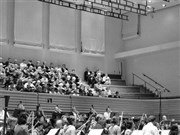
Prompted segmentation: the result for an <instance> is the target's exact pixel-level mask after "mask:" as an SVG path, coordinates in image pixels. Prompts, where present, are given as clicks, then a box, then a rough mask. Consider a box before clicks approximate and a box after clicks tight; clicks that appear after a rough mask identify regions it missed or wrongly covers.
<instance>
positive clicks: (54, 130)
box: [47, 128, 59, 135]
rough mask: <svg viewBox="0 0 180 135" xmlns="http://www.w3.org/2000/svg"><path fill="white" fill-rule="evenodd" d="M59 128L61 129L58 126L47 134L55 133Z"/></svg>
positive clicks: (52, 134)
mask: <svg viewBox="0 0 180 135" xmlns="http://www.w3.org/2000/svg"><path fill="white" fill-rule="evenodd" d="M58 130H59V129H58V128H55V129H51V130H50V131H49V132H48V134H47V135H55V134H56V132H57V131H58Z"/></svg>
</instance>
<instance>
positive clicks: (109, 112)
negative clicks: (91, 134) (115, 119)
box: [104, 106, 112, 120]
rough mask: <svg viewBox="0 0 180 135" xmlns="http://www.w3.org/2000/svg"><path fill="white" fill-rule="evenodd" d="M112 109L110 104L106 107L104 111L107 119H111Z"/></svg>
mask: <svg viewBox="0 0 180 135" xmlns="http://www.w3.org/2000/svg"><path fill="white" fill-rule="evenodd" d="M111 112H112V111H111V109H110V107H109V106H108V108H106V111H105V112H104V117H105V119H106V120H109V119H110V116H111Z"/></svg>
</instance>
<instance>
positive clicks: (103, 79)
mask: <svg viewBox="0 0 180 135" xmlns="http://www.w3.org/2000/svg"><path fill="white" fill-rule="evenodd" d="M102 83H103V84H105V85H110V84H111V79H110V78H109V76H108V74H105V76H103V78H102Z"/></svg>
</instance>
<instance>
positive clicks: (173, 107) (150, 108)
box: [0, 89, 180, 120]
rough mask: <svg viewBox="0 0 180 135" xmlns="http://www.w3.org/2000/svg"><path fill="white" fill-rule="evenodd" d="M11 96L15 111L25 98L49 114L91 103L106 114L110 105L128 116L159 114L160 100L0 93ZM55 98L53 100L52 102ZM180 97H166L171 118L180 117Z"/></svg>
mask: <svg viewBox="0 0 180 135" xmlns="http://www.w3.org/2000/svg"><path fill="white" fill-rule="evenodd" d="M4 95H8V96H10V100H9V106H8V110H9V111H12V110H14V109H15V108H16V107H17V104H18V102H19V101H23V103H24V106H25V107H26V110H29V111H34V110H35V109H36V105H37V103H40V104H41V106H42V108H43V110H45V113H46V114H51V112H52V111H53V110H54V106H55V105H59V106H60V108H61V109H62V110H63V111H64V112H70V111H71V107H72V106H76V108H77V110H78V111H79V112H86V113H87V112H89V108H90V107H91V105H94V107H95V110H96V111H97V112H98V113H103V112H104V111H105V109H106V108H107V107H108V106H110V108H111V110H112V111H113V112H119V113H121V112H122V111H123V112H124V114H125V116H129V117H131V116H141V115H142V114H143V113H146V114H154V115H157V116H158V114H159V100H158V99H125V98H120V99H115V98H101V97H87V96H84V97H81V96H65V95H56V94H44V93H40V94H39V96H38V94H36V93H30V92H28V93H26V92H14V91H7V90H3V89H0V96H4ZM48 99H52V103H48ZM179 104H180V98H177V99H162V114H163V115H167V116H168V117H169V118H174V119H177V120H180V106H179Z"/></svg>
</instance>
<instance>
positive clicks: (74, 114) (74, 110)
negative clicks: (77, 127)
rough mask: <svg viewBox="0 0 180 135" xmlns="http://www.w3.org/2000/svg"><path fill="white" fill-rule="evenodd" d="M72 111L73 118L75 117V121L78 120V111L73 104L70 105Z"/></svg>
mask: <svg viewBox="0 0 180 135" xmlns="http://www.w3.org/2000/svg"><path fill="white" fill-rule="evenodd" d="M72 113H73V116H74V119H75V123H76V122H77V121H80V116H79V112H78V111H77V109H76V107H75V106H73V107H72Z"/></svg>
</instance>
